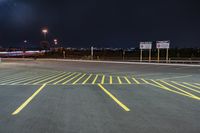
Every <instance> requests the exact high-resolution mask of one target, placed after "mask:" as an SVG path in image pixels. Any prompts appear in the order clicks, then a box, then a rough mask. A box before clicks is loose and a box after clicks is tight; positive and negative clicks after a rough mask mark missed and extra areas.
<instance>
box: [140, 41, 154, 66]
mask: <svg viewBox="0 0 200 133" xmlns="http://www.w3.org/2000/svg"><path fill="white" fill-rule="evenodd" d="M145 49H148V50H149V62H151V49H152V42H140V62H142V60H143V55H142V54H143V50H145Z"/></svg>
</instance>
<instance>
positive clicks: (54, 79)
mask: <svg viewBox="0 0 200 133" xmlns="http://www.w3.org/2000/svg"><path fill="white" fill-rule="evenodd" d="M68 74H69V73H64V74H62V75H61V76H59V77H56V78H53V79H52V80H50V81H48V82H46V83H45V84H49V83H51V82H53V81H56V80H58V79H60V78H62V77H64V76H66V75H68Z"/></svg>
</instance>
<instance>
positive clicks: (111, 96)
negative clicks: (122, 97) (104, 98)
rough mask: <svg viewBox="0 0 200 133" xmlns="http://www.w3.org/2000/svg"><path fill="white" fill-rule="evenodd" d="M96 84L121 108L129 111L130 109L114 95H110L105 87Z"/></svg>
mask: <svg viewBox="0 0 200 133" xmlns="http://www.w3.org/2000/svg"><path fill="white" fill-rule="evenodd" d="M98 86H99V87H100V88H101V89H102V90H103V91H104V92H105V93H106V94H107V95H108V96H109V97H110V98H112V99H113V100H114V101H115V102H116V103H117V104H118V105H119V106H120V107H121V108H123V109H124V110H125V111H127V112H128V111H130V109H129V108H128V107H127V106H126V105H124V104H123V103H122V102H121V101H119V100H118V99H117V98H116V97H115V96H114V95H112V94H111V93H110V92H109V91H108V90H107V89H106V88H104V87H103V86H102V85H101V84H98Z"/></svg>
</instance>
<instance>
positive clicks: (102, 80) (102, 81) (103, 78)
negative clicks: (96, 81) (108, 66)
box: [101, 75, 105, 84]
mask: <svg viewBox="0 0 200 133" xmlns="http://www.w3.org/2000/svg"><path fill="white" fill-rule="evenodd" d="M104 81H105V75H103V76H102V79H101V84H104Z"/></svg>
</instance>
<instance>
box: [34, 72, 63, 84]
mask: <svg viewBox="0 0 200 133" xmlns="http://www.w3.org/2000/svg"><path fill="white" fill-rule="evenodd" d="M63 73H65V72H62V73H59V74H56V75H54V76H51V77H48V78H44V79H42V80H40V81H38V82H35V83H33V84H34V85H36V84H39V83H42V82H45V81H48V80H50V79H53V78H55V77H57V76H60V75H62V74H63Z"/></svg>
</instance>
